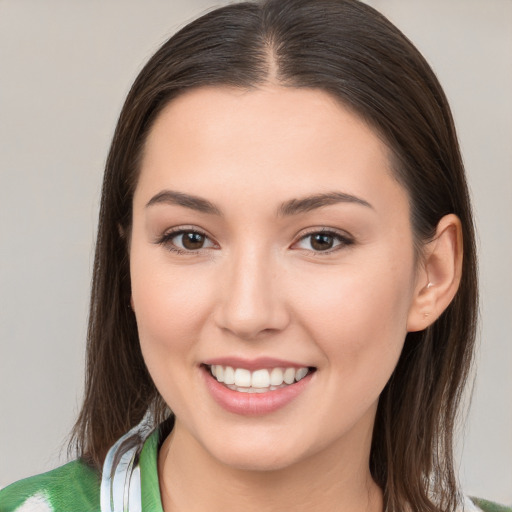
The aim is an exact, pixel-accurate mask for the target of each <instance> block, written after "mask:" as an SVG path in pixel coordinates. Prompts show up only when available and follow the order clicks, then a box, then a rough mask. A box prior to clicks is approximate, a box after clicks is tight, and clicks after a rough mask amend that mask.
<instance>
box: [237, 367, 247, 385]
mask: <svg viewBox="0 0 512 512" xmlns="http://www.w3.org/2000/svg"><path fill="white" fill-rule="evenodd" d="M235 386H237V387H239V388H240V387H242V388H250V387H251V372H250V371H249V370H246V369H245V368H237V369H236V370H235Z"/></svg>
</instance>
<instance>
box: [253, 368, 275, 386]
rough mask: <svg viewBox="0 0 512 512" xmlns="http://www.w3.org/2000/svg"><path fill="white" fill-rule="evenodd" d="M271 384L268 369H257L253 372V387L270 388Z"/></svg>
mask: <svg viewBox="0 0 512 512" xmlns="http://www.w3.org/2000/svg"><path fill="white" fill-rule="evenodd" d="M269 386H270V375H269V373H268V370H256V371H255V372H252V377H251V387H253V388H268V387H269Z"/></svg>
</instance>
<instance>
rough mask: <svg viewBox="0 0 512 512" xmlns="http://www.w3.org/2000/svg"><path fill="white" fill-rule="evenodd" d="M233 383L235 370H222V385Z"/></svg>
mask: <svg viewBox="0 0 512 512" xmlns="http://www.w3.org/2000/svg"><path fill="white" fill-rule="evenodd" d="M234 383H235V370H233V368H231V366H226V368H224V384H234Z"/></svg>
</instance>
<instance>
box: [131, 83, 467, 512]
mask: <svg viewBox="0 0 512 512" xmlns="http://www.w3.org/2000/svg"><path fill="white" fill-rule="evenodd" d="M165 190H173V191H178V192H181V193H185V194H191V195H194V196H199V197H201V198H203V199H205V200H208V201H210V202H211V203H213V204H214V205H215V206H216V208H217V209H218V210H219V211H220V212H221V215H214V214H209V213H205V212H199V211H196V210H194V209H191V208H188V207H185V206H182V205H176V204H171V203H169V202H158V201H157V202H154V203H153V204H151V205H149V206H148V203H149V202H150V201H151V200H152V198H154V197H155V196H157V195H158V194H160V193H161V192H162V191H165ZM333 191H336V192H342V193H344V194H350V195H352V196H355V197H357V198H359V199H361V200H362V201H364V202H366V203H368V205H364V204H361V203H359V202H346V201H344V202H337V203H335V204H330V205H327V206H323V207H319V208H315V209H313V210H311V211H306V212H301V213H297V214H294V215H287V216H283V215H278V214H277V213H276V212H277V211H278V208H279V206H280V205H281V204H282V203H284V202H286V201H289V200H291V199H295V198H303V197H305V196H309V195H312V194H321V193H327V192H333ZM176 227H178V228H185V229H190V230H193V231H194V230H196V231H200V232H202V233H204V234H205V235H206V236H207V238H206V239H205V243H204V246H203V248H201V249H198V250H188V252H184V253H176V252H173V251H172V250H171V249H172V248H173V247H175V246H178V247H180V246H181V248H182V251H187V249H183V245H182V243H183V238H182V237H181V236H175V237H174V238H170V237H168V238H167V239H166V240H165V242H163V241H162V238H163V237H164V235H165V234H166V233H169V232H170V231H171V230H172V229H173V228H176ZM322 229H328V230H329V231H334V232H336V233H339V234H340V235H341V237H342V238H340V239H338V238H336V237H334V238H331V239H329V240H330V241H331V242H332V243H333V247H332V248H331V249H330V250H328V251H325V252H323V251H321V250H315V247H316V246H312V245H311V242H312V238H311V236H309V237H308V236H306V235H311V234H312V233H315V232H316V233H318V231H321V230H322ZM346 240H349V242H347V241H346ZM460 245H461V243H460V225H459V224H458V219H457V218H456V217H454V216H447V217H445V218H444V219H443V220H442V222H441V223H440V225H439V227H438V236H437V237H436V239H435V240H434V242H432V243H431V244H429V245H428V246H426V247H425V251H424V255H423V257H422V258H421V259H420V260H418V259H417V258H416V257H415V254H414V249H413V233H412V231H411V225H410V222H409V202H408V196H407V192H406V191H405V190H404V189H403V187H402V186H401V185H400V184H399V183H398V182H397V181H396V180H395V179H394V177H393V175H392V172H391V169H390V163H389V156H388V149H387V148H386V146H385V145H384V144H383V142H382V141H381V140H380V139H379V138H378V137H377V136H376V134H375V133H374V132H373V131H372V129H370V128H369V127H368V126H367V125H366V124H365V123H364V122H363V121H362V120H360V119H359V118H358V117H357V116H355V115H354V114H353V113H351V112H350V111H349V110H347V109H346V108H344V107H343V106H341V105H340V104H339V103H338V102H336V101H335V100H334V99H333V98H331V97H330V96H329V95H327V94H326V93H324V92H321V91H317V90H305V89H293V88H284V87H279V86H274V85H269V86H266V87H263V88H259V89H255V90H251V91H242V90H238V89H231V88H223V87H217V88H200V89H197V90H193V91H190V92H187V93H186V94H184V95H182V96H180V97H179V98H177V99H175V100H173V101H172V102H171V103H170V104H169V105H168V106H167V107H166V108H165V109H164V111H163V112H162V113H161V114H160V116H159V117H158V119H157V120H156V123H155V124H154V126H153V128H152V130H151V132H150V134H149V137H148V139H147V143H146V146H145V150H144V155H143V159H142V165H141V173H140V178H139V181H138V184H137V187H136V190H135V194H134V199H133V226H132V232H131V242H130V265H131V280H132V307H133V309H134V311H135V314H136V317H137V324H138V329H139V336H140V342H141V347H142V352H143V355H144V359H145V361H146V364H147V366H148V369H149V371H150V373H151V375H152V377H153V379H154V382H155V384H156V386H157V388H158V389H159V391H160V393H161V394H162V396H163V398H164V399H165V400H166V402H167V403H168V405H169V406H170V407H171V409H172V410H173V411H174V413H175V415H176V425H175V428H174V430H173V432H172V433H171V435H170V436H169V437H168V438H167V439H166V441H165V442H164V445H163V447H162V448H161V451H160V456H159V475H160V485H161V492H162V501H163V505H164V510H165V511H166V512H170V511H185V510H186V511H188V512H194V511H204V510H210V511H217V510H218V511H221V510H222V511H223V512H226V511H230V510H233V511H235V510H236V511H239V510H246V511H253V510H254V511H256V510H257V511H258V512H261V511H262V510H264V511H282V510H297V511H302V510H308V511H311V510H322V511H325V510H353V511H358V510H375V511H378V510H382V493H381V490H380V489H379V488H378V487H377V486H376V484H375V483H374V482H373V480H372V478H371V475H370V472H369V467H368V460H369V453H370V444H371V434H372V428H373V423H374V418H375V412H376V407H377V403H378V397H379V394H380V392H381V391H382V389H383V387H384V386H385V384H386V382H387V381H388V379H389V377H390V375H391V373H392V371H393V369H394V367H395V365H396V363H397V360H398V358H399V355H400V352H401V349H402V346H403V343H404V339H405V336H406V334H407V332H408V331H411V330H419V329H423V328H425V327H426V326H427V325H428V324H429V323H431V322H432V321H434V320H435V318H437V316H439V314H440V313H441V312H442V310H443V309H444V308H445V307H446V306H447V305H448V303H449V301H450V300H451V298H452V297H453V294H454V293H455V291H456V288H457V285H458V279H459V276H460V272H459V270H460V262H461V256H460ZM429 283H431V284H430V285H429ZM228 356H235V357H242V358H246V359H254V358H256V357H259V356H269V357H275V358H281V359H285V360H289V361H294V362H296V363H300V364H301V365H304V366H314V367H315V368H316V372H315V373H314V374H313V376H312V378H311V380H310V382H309V383H308V385H307V386H306V387H305V389H304V391H303V392H302V393H301V394H300V395H299V396H298V397H297V398H296V399H295V400H293V401H292V402H291V403H289V404H287V405H286V406H285V407H283V408H282V409H280V410H278V411H275V412H272V413H270V414H263V415H257V416H249V417H245V416H241V415H238V414H234V413H231V412H227V411H226V410H224V409H223V408H221V407H220V406H219V405H218V404H217V403H216V402H215V401H214V400H213V399H212V397H211V395H210V394H209V392H208V391H207V389H206V387H205V385H204V379H203V375H202V372H201V368H200V365H201V363H202V362H203V361H205V360H207V359H209V358H213V357H228Z"/></svg>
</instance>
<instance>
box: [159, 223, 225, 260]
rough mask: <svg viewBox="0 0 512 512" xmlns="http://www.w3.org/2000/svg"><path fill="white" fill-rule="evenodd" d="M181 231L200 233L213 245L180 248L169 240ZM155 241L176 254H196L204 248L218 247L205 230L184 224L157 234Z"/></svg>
mask: <svg viewBox="0 0 512 512" xmlns="http://www.w3.org/2000/svg"><path fill="white" fill-rule="evenodd" d="M183 233H197V234H199V235H202V236H204V237H205V238H206V239H208V240H209V241H210V242H211V243H212V245H213V247H212V246H210V247H201V248H200V249H182V248H181V247H177V246H175V245H174V244H171V240H172V239H173V238H174V237H176V236H179V235H181V234H183ZM155 243H156V244H158V245H162V246H164V247H165V248H166V249H167V250H169V251H171V252H174V253H178V254H186V255H189V256H193V255H197V254H200V253H201V252H203V251H205V250H208V249H212V248H216V247H218V244H217V243H216V242H215V241H214V239H213V238H212V237H211V236H210V235H209V234H208V233H207V232H206V231H204V230H203V229H201V228H198V227H196V226H186V225H185V226H175V227H173V228H170V229H168V230H166V231H165V232H164V233H163V234H162V235H161V236H159V237H158V238H157V239H156V240H155Z"/></svg>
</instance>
